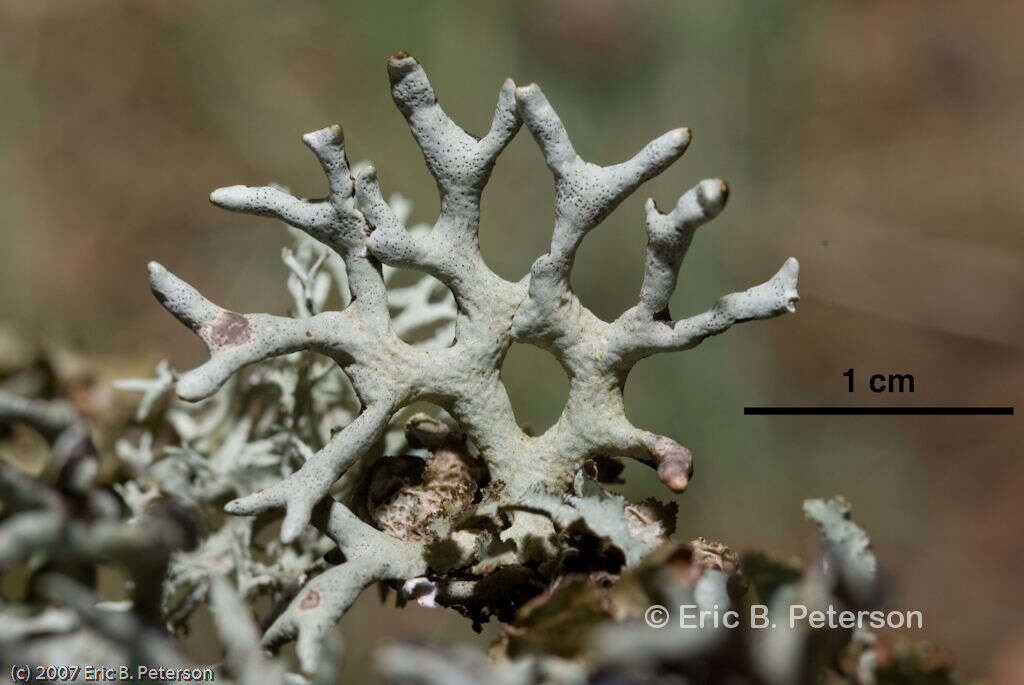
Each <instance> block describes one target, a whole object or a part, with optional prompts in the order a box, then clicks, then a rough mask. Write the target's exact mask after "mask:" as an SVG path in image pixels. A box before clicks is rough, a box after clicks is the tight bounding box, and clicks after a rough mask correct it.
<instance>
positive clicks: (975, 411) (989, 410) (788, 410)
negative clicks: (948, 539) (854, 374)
mask: <svg viewBox="0 0 1024 685" xmlns="http://www.w3.org/2000/svg"><path fill="white" fill-rule="evenodd" d="M743 413H744V414H745V415H747V416H752V415H753V416H761V415H766V414H773V415H786V416H793V415H809V416H835V415H841V414H849V415H855V416H869V415H886V416H892V415H900V414H902V415H907V416H1013V407H744V408H743Z"/></svg>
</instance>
